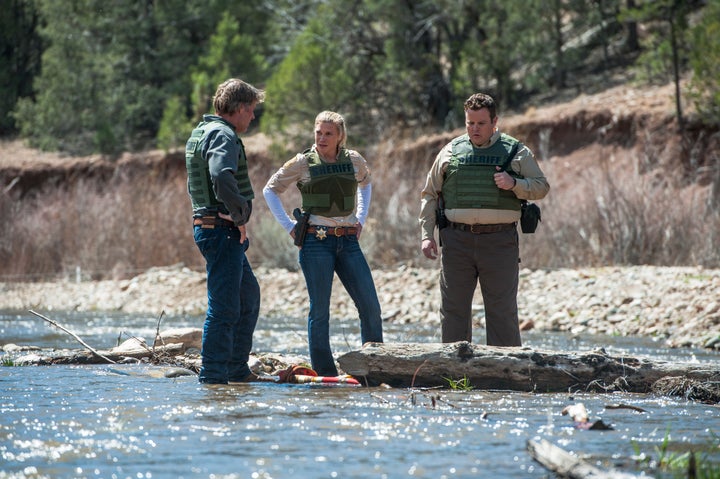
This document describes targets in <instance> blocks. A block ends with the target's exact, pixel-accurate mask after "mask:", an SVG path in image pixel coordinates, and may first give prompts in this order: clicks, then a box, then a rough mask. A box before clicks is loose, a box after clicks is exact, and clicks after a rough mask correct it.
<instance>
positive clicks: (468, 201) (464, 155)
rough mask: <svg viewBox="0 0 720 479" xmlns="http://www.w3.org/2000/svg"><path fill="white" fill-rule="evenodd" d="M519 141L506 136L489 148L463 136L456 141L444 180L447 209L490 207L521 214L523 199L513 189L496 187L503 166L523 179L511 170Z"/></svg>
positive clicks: (511, 173)
mask: <svg viewBox="0 0 720 479" xmlns="http://www.w3.org/2000/svg"><path fill="white" fill-rule="evenodd" d="M518 143H519V142H518V141H517V140H515V139H514V138H512V137H511V136H508V135H506V134H504V133H503V134H501V135H500V138H499V139H498V141H496V142H495V143H493V144H492V145H491V146H490V147H488V148H478V147H476V146H475V145H473V144H472V143H471V142H470V139H469V137H468V135H463V136H460V137H458V138H456V139H455V140H453V142H452V156H451V157H450V164H449V165H448V167H447V169H446V171H445V177H444V179H443V198H444V200H445V208H448V209H454V208H489V209H495V210H516V211H520V200H519V199H518V198H517V196H515V194H514V193H513V192H512V191H510V190H501V189H500V188H498V187H497V185H495V180H494V179H493V175H494V174H495V173H496V172H497V171H498V170H497V169H496V168H495V167H496V166H500V167H501V168H502V169H507V172H508V173H509V174H510V175H511V176H513V177H515V178H522V176H520V175H518V174H517V173H515V172H514V171H512V170H510V169H508V168H507V165H508V164H509V163H510V160H511V159H512V156H514V155H515V152H516V151H517V148H516V147H515V146H516V145H517V144H518Z"/></svg>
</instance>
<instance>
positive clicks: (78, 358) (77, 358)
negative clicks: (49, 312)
mask: <svg viewBox="0 0 720 479" xmlns="http://www.w3.org/2000/svg"><path fill="white" fill-rule="evenodd" d="M183 349H184V347H183V345H182V344H168V345H165V346H155V347H154V348H152V349H150V348H136V349H126V350H122V351H113V350H110V351H100V353H101V355H100V357H98V355H96V354H93V353H89V352H88V351H73V352H71V353H70V354H66V355H55V356H53V357H48V358H45V359H44V360H43V361H40V362H39V364H107V363H108V361H109V362H111V363H113V364H115V363H123V362H127V360H128V359H154V358H158V357H168V356H172V357H174V356H177V355H179V354H182V352H183Z"/></svg>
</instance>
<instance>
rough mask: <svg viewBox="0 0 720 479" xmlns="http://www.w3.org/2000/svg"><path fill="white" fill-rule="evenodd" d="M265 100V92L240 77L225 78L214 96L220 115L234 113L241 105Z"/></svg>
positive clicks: (215, 105) (216, 111) (216, 108)
mask: <svg viewBox="0 0 720 479" xmlns="http://www.w3.org/2000/svg"><path fill="white" fill-rule="evenodd" d="M263 101H265V92H264V91H262V90H259V89H257V88H255V87H254V86H252V85H251V84H249V83H245V82H244V81H242V80H240V79H239V78H231V79H229V80H225V81H224V82H222V83H221V84H220V85H218V88H217V91H216V92H215V96H214V97H213V107H214V108H215V113H217V114H218V115H225V114H232V113H234V112H235V111H237V109H238V108H240V105H249V104H251V103H252V102H257V103H262V102H263Z"/></svg>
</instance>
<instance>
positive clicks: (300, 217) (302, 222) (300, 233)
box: [293, 208, 310, 246]
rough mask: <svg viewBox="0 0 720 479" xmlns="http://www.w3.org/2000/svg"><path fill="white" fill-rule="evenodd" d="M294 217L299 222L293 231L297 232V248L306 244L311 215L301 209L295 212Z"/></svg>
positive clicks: (296, 209)
mask: <svg viewBox="0 0 720 479" xmlns="http://www.w3.org/2000/svg"><path fill="white" fill-rule="evenodd" d="M293 216H294V217H295V221H297V223H295V228H294V229H293V231H295V240H294V241H293V242H294V243H295V246H302V245H303V243H304V242H305V233H307V229H308V221H309V220H310V213H303V212H302V211H301V210H300V208H295V209H294V210H293Z"/></svg>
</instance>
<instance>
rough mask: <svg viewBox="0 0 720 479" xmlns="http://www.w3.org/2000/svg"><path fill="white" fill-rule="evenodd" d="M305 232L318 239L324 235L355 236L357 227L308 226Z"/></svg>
mask: <svg viewBox="0 0 720 479" xmlns="http://www.w3.org/2000/svg"><path fill="white" fill-rule="evenodd" d="M306 233H307V234H310V235H315V236H317V237H318V238H319V239H324V238H325V237H326V236H356V235H357V233H358V229H357V228H356V227H354V226H316V225H311V226H308V229H307V232H306Z"/></svg>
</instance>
